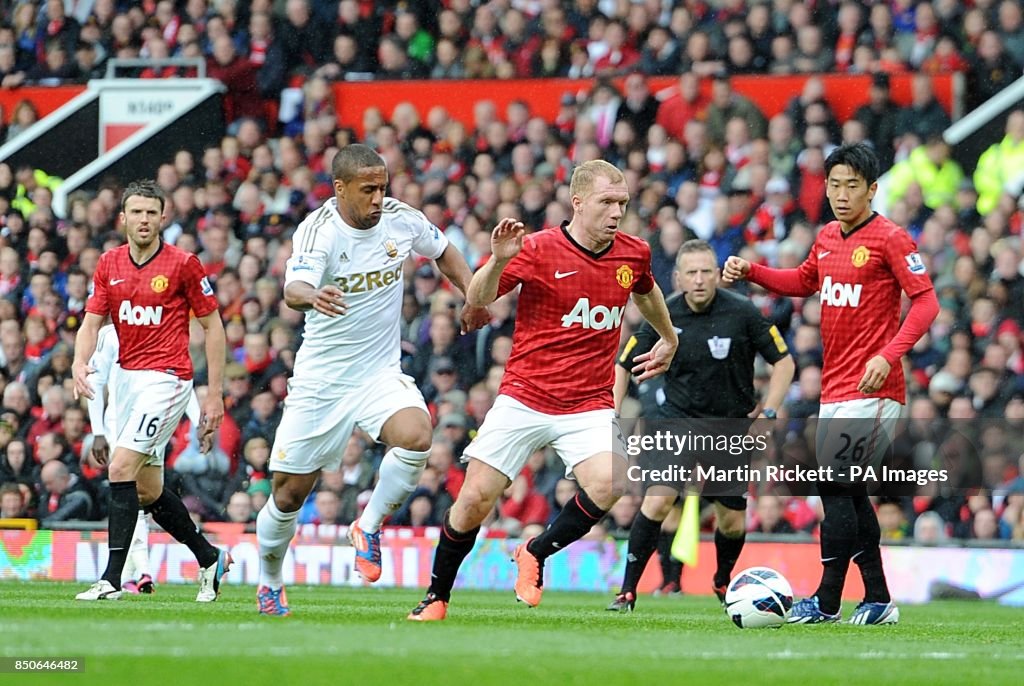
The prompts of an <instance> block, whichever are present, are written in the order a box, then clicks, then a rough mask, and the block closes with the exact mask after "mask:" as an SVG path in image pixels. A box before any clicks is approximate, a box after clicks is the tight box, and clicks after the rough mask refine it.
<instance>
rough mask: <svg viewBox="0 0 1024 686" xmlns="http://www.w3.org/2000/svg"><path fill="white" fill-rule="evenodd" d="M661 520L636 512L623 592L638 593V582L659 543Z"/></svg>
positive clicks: (630, 532) (631, 532)
mask: <svg viewBox="0 0 1024 686" xmlns="http://www.w3.org/2000/svg"><path fill="white" fill-rule="evenodd" d="M660 532H661V522H656V521H654V520H652V519H648V518H647V516H646V515H645V514H644V513H643V512H637V513H636V519H634V520H633V526H631V527H630V528H629V547H628V548H627V555H626V575H625V577H624V578H623V579H622V591H621V592H622V593H626V592H630V593H636V587H637V584H639V583H640V577H641V576H643V573H644V569H646V568H647V561H648V560H650V559H651V555H653V554H654V549H655V548H656V547H657V545H658V534H659V533H660Z"/></svg>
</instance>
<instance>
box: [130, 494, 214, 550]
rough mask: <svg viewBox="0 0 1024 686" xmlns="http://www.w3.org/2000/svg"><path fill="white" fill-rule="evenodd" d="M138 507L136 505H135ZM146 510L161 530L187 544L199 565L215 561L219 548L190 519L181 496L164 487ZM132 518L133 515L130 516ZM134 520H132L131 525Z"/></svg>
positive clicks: (133, 523)
mask: <svg viewBox="0 0 1024 686" xmlns="http://www.w3.org/2000/svg"><path fill="white" fill-rule="evenodd" d="M136 509H138V506H136ZM145 510H146V512H148V513H150V514H151V515H153V521H155V522H156V523H157V524H159V525H160V526H161V527H163V530H164V531H166V532H167V533H169V534H170V535H171V536H173V537H174V540H176V541H178V542H179V543H183V544H185V545H186V546H188V549H189V550H191V551H192V554H193V555H195V556H196V559H197V560H198V561H199V566H200V567H209V566H210V565H212V564H214V563H215V562H216V561H217V557H218V556H219V555H220V550H218V549H217V548H216V547H214V546H213V544H211V543H210V542H209V541H207V540H206V537H205V536H203V534H202V533H200V531H199V527H198V526H196V523H195V522H193V521H192V517H190V516H189V514H188V509H187V508H186V507H185V503H183V502H181V498H179V497H178V496H177V495H175V494H174V493H172V492H171V491H170V490H168V489H167V488H164V491H163V493H161V494H160V497H159V498H157V499H156V500H154V501H153V503H152V504H150V505H148V506H146V508H145ZM133 514H134V513H133ZM132 519H133V520H134V519H135V517H133V518H132ZM134 525H135V522H134V521H133V522H132V526H134Z"/></svg>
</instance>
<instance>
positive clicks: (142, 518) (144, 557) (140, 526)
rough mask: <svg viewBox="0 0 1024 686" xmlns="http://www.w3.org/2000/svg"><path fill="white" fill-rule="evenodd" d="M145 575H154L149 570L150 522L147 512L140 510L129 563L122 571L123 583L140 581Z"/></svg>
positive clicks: (129, 550)
mask: <svg viewBox="0 0 1024 686" xmlns="http://www.w3.org/2000/svg"><path fill="white" fill-rule="evenodd" d="M144 574H148V575H150V576H152V575H153V573H152V572H151V571H150V570H149V522H148V521H147V520H146V513H145V511H143V510H139V514H138V518H137V519H136V520H135V531H134V532H133V533H132V545H131V547H130V548H129V549H128V561H127V563H126V564H125V566H124V569H123V570H121V583H122V584H123V583H124V582H126V581H131V580H133V579H140V578H142V575H144Z"/></svg>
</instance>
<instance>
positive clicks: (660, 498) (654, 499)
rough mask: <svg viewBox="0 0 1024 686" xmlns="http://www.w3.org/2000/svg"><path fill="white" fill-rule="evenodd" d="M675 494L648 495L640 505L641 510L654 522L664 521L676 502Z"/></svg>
mask: <svg viewBox="0 0 1024 686" xmlns="http://www.w3.org/2000/svg"><path fill="white" fill-rule="evenodd" d="M675 499H676V498H675V496H667V495H648V496H647V497H645V498H644V501H643V503H641V505H640V511H641V512H643V513H644V517H647V518H648V519H650V520H651V521H652V522H663V521H665V518H666V517H668V514H669V512H671V511H672V505H673V504H674V503H675Z"/></svg>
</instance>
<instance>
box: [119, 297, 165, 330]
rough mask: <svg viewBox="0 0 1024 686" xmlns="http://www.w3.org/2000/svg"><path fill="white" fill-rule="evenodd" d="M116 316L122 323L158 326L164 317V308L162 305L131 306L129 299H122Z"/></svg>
mask: <svg viewBox="0 0 1024 686" xmlns="http://www.w3.org/2000/svg"><path fill="white" fill-rule="evenodd" d="M117 318H118V319H119V320H120V321H121V323H122V324H128V325H129V326H159V325H160V322H162V321H163V319H164V308H163V305H157V306H156V307H153V306H152V305H147V306H146V307H142V306H141V305H135V306H134V307H132V304H131V303H130V302H129V301H127V300H122V301H121V307H120V309H119V310H118V311H117Z"/></svg>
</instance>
